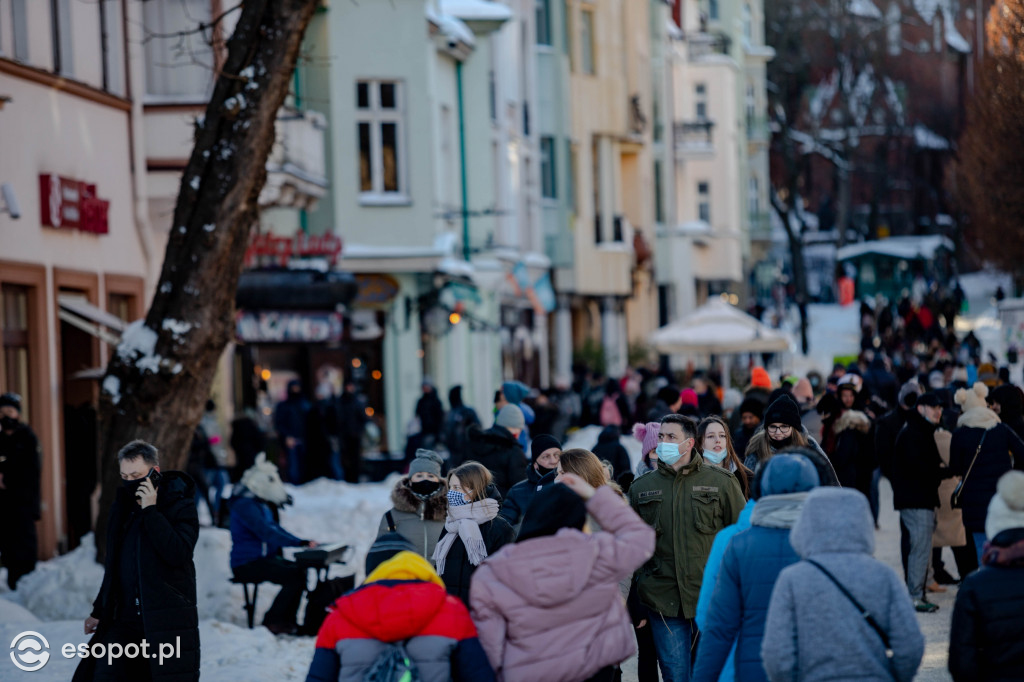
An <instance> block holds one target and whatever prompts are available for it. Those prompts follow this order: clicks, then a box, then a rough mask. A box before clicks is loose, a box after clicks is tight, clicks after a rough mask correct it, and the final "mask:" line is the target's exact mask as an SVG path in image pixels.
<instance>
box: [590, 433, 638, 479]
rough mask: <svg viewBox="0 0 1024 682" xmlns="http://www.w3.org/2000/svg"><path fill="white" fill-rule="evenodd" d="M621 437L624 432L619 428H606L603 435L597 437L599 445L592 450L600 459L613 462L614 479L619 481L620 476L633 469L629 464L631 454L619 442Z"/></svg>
mask: <svg viewBox="0 0 1024 682" xmlns="http://www.w3.org/2000/svg"><path fill="white" fill-rule="evenodd" d="M621 437H622V431H620V430H619V427H618V426H615V425H612V426H606V427H604V429H603V430H602V431H601V435H600V436H598V437H597V444H596V445H594V449H593V450H592V452H593V453H594V455H595V456H596V457H597V458H598V459H603V460H608V461H609V462H611V464H612V469H613V470H614V473H613V474H612V478H613V479H618V477H619V476H621V475H622V474H624V473H626V472H627V471H630V470H631V469H632V467H631V466H630V463H629V453H628V452H626V448H625V447H623V445H622V442H621V441H620V440H619V438H621Z"/></svg>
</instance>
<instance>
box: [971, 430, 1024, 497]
mask: <svg viewBox="0 0 1024 682" xmlns="http://www.w3.org/2000/svg"><path fill="white" fill-rule="evenodd" d="M987 435H988V429H985V433H983V434H981V440H979V441H978V449H977V450H975V451H974V458H973V459H971V465H970V466H969V467H967V473H966V474H964V477H963V480H961V481H960V485H961V486H964V485H966V484H967V477H968V476H970V475H971V471H972V470H973V469H974V463H975V462H977V461H978V455H980V454H981V446H982V445H984V444H985V436H987ZM1010 461H1011V462H1012V461H1013V456H1012V455H1011V457H1010Z"/></svg>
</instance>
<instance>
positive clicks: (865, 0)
mask: <svg viewBox="0 0 1024 682" xmlns="http://www.w3.org/2000/svg"><path fill="white" fill-rule="evenodd" d="M846 9H847V11H848V12H849V13H850V14H852V15H853V16H855V17H861V18H863V19H881V18H882V12H881V11H880V10H879V9H878V8H877V7H875V4H874V3H873V2H871V0H850V2H849V4H848V5H847V6H846Z"/></svg>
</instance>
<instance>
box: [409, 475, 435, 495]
mask: <svg viewBox="0 0 1024 682" xmlns="http://www.w3.org/2000/svg"><path fill="white" fill-rule="evenodd" d="M409 488H410V489H411V490H412V491H413V492H414V493H416V494H417V495H419V496H420V497H430V496H431V495H433V494H434V493H436V492H437V491H438V490H440V489H441V482H440V481H431V480H430V479H429V478H428V479H425V480H422V481H416V482H415V483H410V484H409Z"/></svg>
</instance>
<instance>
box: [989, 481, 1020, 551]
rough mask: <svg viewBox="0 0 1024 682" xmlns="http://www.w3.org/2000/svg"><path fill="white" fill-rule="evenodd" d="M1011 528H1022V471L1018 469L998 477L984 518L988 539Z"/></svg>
mask: <svg viewBox="0 0 1024 682" xmlns="http://www.w3.org/2000/svg"><path fill="white" fill-rule="evenodd" d="M1011 528H1024V472H1020V471H1008V472H1006V473H1005V474H1003V477H1002V478H1000V479H999V483H997V484H996V494H995V496H994V497H993V498H992V501H991V502H989V505H988V518H986V519H985V535H987V536H988V539H989V540H992V539H993V538H995V536H997V535H999V534H1000V533H1002V532H1003V531H1004V530H1010V529H1011Z"/></svg>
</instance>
